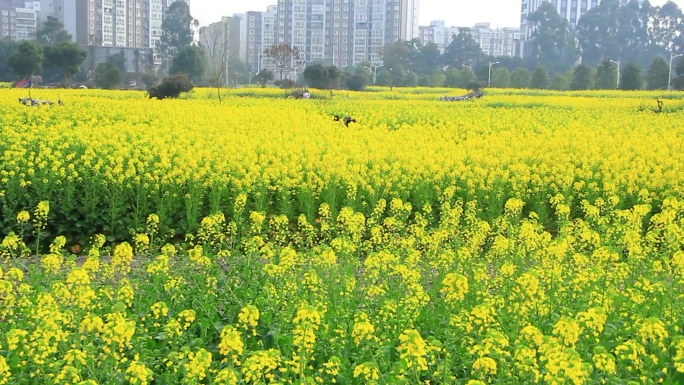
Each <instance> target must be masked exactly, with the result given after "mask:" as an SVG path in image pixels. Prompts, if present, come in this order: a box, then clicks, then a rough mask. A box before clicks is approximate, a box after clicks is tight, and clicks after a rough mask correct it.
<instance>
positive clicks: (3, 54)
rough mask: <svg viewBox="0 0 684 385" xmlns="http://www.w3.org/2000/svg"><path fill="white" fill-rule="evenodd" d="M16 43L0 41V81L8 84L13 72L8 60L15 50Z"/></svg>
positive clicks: (12, 77) (5, 40)
mask: <svg viewBox="0 0 684 385" xmlns="http://www.w3.org/2000/svg"><path fill="white" fill-rule="evenodd" d="M17 45H18V43H17V42H16V41H14V40H9V39H4V40H0V81H5V82H9V81H11V80H13V79H14V71H13V70H12V66H10V60H9V59H10V58H11V57H12V55H13V54H14V51H16V50H17Z"/></svg>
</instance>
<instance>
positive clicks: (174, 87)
mask: <svg viewBox="0 0 684 385" xmlns="http://www.w3.org/2000/svg"><path fill="white" fill-rule="evenodd" d="M192 89H193V85H192V82H191V81H190V79H189V78H188V76H187V75H173V76H167V77H165V78H164V80H162V82H161V84H160V85H158V86H156V87H151V88H150V90H149V91H148V94H149V97H150V99H152V98H157V99H159V100H162V99H166V98H172V99H175V98H177V97H179V96H180V94H181V93H183V92H190V91H192Z"/></svg>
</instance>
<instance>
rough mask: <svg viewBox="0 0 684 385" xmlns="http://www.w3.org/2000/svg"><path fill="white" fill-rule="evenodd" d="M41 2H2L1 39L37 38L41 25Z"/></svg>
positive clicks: (0, 9)
mask: <svg viewBox="0 0 684 385" xmlns="http://www.w3.org/2000/svg"><path fill="white" fill-rule="evenodd" d="M40 6H41V3H40V1H23V0H19V1H17V0H0V39H11V40H26V39H32V38H34V37H35V34H36V31H37V30H38V26H39V25H40V13H41V10H40Z"/></svg>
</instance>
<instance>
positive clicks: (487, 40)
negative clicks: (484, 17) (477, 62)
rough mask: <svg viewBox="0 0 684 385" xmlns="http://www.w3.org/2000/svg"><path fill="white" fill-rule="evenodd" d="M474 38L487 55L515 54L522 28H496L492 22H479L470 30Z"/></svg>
mask: <svg viewBox="0 0 684 385" xmlns="http://www.w3.org/2000/svg"><path fill="white" fill-rule="evenodd" d="M470 32H471V35H472V36H473V39H475V41H477V43H478V44H479V45H480V49H482V52H483V53H484V54H485V55H490V56H514V55H515V54H516V53H517V46H518V42H519V41H520V29H518V28H495V29H493V28H492V27H491V25H490V23H478V24H475V27H474V28H472V29H471V30H470Z"/></svg>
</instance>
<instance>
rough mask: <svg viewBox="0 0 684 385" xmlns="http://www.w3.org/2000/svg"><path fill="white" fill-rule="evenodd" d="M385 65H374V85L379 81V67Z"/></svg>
mask: <svg viewBox="0 0 684 385" xmlns="http://www.w3.org/2000/svg"><path fill="white" fill-rule="evenodd" d="M380 67H384V65H382V64H380V65H379V66H375V67H373V85H376V84H375V83H376V82H377V79H378V68H380Z"/></svg>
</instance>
